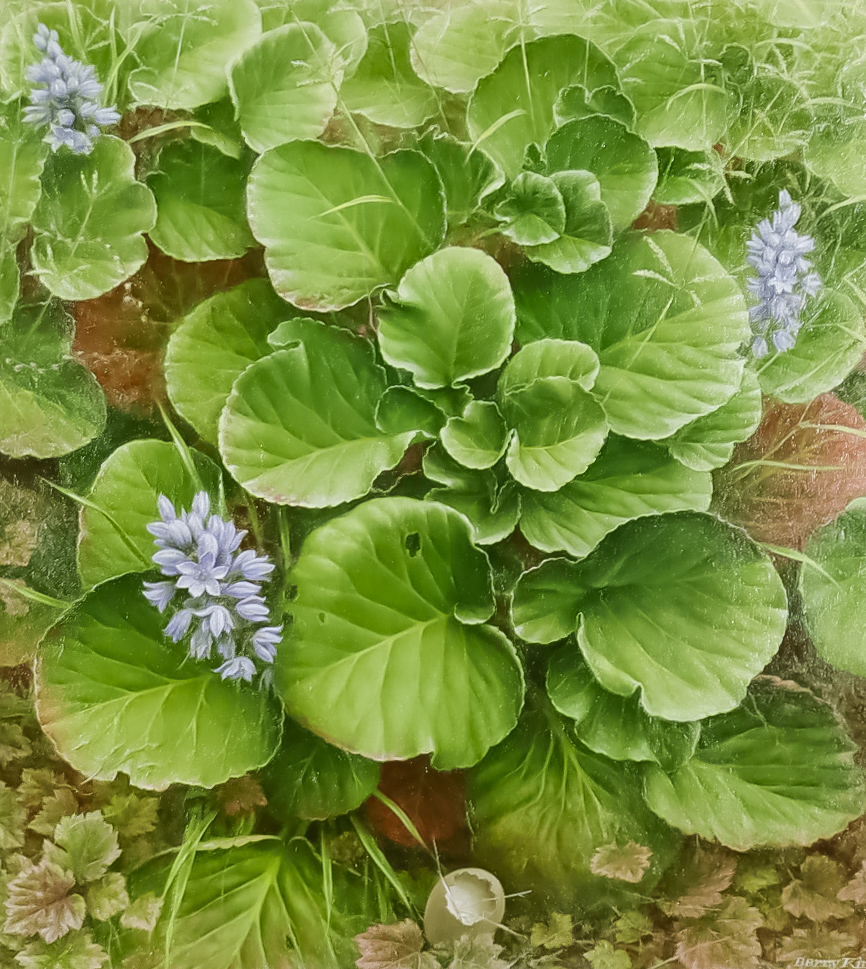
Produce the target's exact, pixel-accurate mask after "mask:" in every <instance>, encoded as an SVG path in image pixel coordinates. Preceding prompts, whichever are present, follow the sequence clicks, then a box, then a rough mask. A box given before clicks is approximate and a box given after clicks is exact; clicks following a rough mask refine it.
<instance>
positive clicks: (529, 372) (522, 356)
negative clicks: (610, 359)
mask: <svg viewBox="0 0 866 969" xmlns="http://www.w3.org/2000/svg"><path fill="white" fill-rule="evenodd" d="M599 366H600V365H599V362H598V356H597V355H596V353H595V350H593V349H592V347H590V346H587V345H586V344H585V343H579V342H578V341H577V340H536V341H535V342H534V343H528V344H527V345H526V346H524V347H521V348H520V350H518V351H517V353H515V354H514V356H513V357H512V358H511V359H510V360H509V361H508V363H507V364H506V366H505V369H504V370H503V371H502V373H501V375H500V377H499V383H498V385H497V391H498V392H499V394H501V395H504V394H514V393H517V391H519V390H523V389H524V388H526V387H529V386H530V385H531V384H534V383H535V382H536V381H538V380H544V379H545V378H547V377H565V378H566V379H568V380H571V381H574V383H576V384H578V385H579V386H580V387H582V388H583V389H584V390H592V386H593V384H594V383H595V380H596V377H598V371H599Z"/></svg>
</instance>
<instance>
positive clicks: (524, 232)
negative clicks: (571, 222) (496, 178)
mask: <svg viewBox="0 0 866 969" xmlns="http://www.w3.org/2000/svg"><path fill="white" fill-rule="evenodd" d="M494 214H495V215H496V217H497V218H498V219H502V220H504V222H505V224H504V225H503V226H502V230H501V231H502V234H503V235H505V236H508V238H509V239H511V240H512V242H516V243H517V244H518V245H520V246H538V245H541V244H542V243H544V242H553V241H554V240H555V239H558V238H559V237H560V236H561V235H562V233H563V232H564V231H565V201H564V199H563V197H562V195H561V193H560V191H559V189H558V188H557V187H556V182H554V181H553V180H552V179H550V178H547V177H546V176H545V175H538V174H536V173H535V172H521V173H520V174H519V175H518V176H517V178H515V179H514V181H513V182H512V183H511V187H510V188H509V190H508V195H507V196H506V197H505V198H504V199H503V200H502V201H501V202H500V203H499V204H498V205H497V206H496V208H495V209H494Z"/></svg>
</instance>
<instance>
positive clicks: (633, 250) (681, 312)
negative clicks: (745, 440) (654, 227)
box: [512, 232, 751, 440]
mask: <svg viewBox="0 0 866 969" xmlns="http://www.w3.org/2000/svg"><path fill="white" fill-rule="evenodd" d="M512 285H513V287H514V295H515V300H516V303H517V314H518V322H517V338H518V340H520V341H521V342H522V343H528V342H530V341H532V340H540V339H544V338H546V337H553V338H558V339H566V340H580V341H582V342H584V343H588V344H589V345H590V346H591V347H592V348H593V349H594V350H595V352H596V353H597V354H598V356H599V359H600V361H601V371H600V373H599V376H598V379H597V380H596V382H595V386H594V388H593V393H594V394H595V395H596V397H597V398H598V399H599V400H600V402H601V403H602V406H603V407H604V410H605V413H606V414H607V419H608V421H609V423H610V426H611V429H612V430H613V431H615V432H616V433H617V434H623V435H624V436H626V437H634V438H639V439H641V440H653V439H658V438H665V437H669V436H670V435H671V434H673V433H674V432H675V431H677V430H679V428H680V427H684V426H685V425H686V424H689V423H691V422H692V421H694V420H696V419H697V418H698V417H702V416H703V415H705V414H709V413H710V412H711V411H714V410H717V409H718V408H719V407H721V406H722V404H724V403H726V402H727V401H728V400H730V398H731V397H732V396H733V395H734V393H735V392H736V391H737V389H738V388H739V386H740V383H741V381H742V373H743V367H744V361H743V358H742V357H741V356H740V354H739V348H740V346H741V345H742V344H743V343H745V342H746V340H748V339H749V335H750V332H751V331H750V328H749V323H748V313H747V311H746V304H745V300H744V299H743V294H742V291H741V289H740V287H739V285H738V284H737V282H736V280H734V279H733V277H732V276H730V275H729V274H728V273H727V272H726V271H725V270H724V269H723V267H722V266H721V264H720V263H718V262H717V261H716V259H714V258H713V257H712V256H711V255H710V254H709V253H708V252H707V251H706V249H704V248H703V247H702V246H700V245H699V244H698V243H696V242H694V241H693V240H692V239H689V238H687V237H685V236H682V235H676V234H675V233H673V232H656V233H653V235H651V236H647V235H640V236H638V235H629V236H626V237H625V238H624V239H623V240H622V241H621V242H620V243H619V244H618V245H617V246H616V247H615V248H614V251H613V254H612V255H611V256H610V257H609V258H608V259H605V260H604V262H601V263H599V264H598V265H596V266H593V267H592V268H591V269H590V270H589V271H588V272H585V273H581V274H580V275H577V276H562V275H558V274H553V273H550V272H546V271H544V270H542V269H540V268H527V269H524V270H522V271H521V272H519V273H516V274H515V275H514V276H513V278H512Z"/></svg>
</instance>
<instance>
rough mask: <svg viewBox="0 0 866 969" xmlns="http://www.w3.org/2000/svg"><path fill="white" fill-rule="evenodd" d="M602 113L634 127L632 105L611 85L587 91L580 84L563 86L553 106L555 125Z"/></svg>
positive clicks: (606, 116) (627, 126) (628, 126)
mask: <svg viewBox="0 0 866 969" xmlns="http://www.w3.org/2000/svg"><path fill="white" fill-rule="evenodd" d="M598 114H600V115H603V116H604V117H605V118H611V119H612V120H613V121H618V122H619V123H620V124H623V125H625V126H626V128H634V125H635V110H634V105H633V104H632V103H631V101H629V99H628V98H627V97H626V96H625V95H624V94H623V93H622V91H620V90H619V89H618V88H616V87H613V86H611V85H607V86H605V87H599V88H596V89H595V90H594V91H589V90H587V88H585V87H584V86H583V85H582V84H573V85H572V86H571V87H567V88H564V89H563V90H562V92H561V93H560V95H559V98H558V99H557V102H556V104H555V105H554V106H553V116H554V118H555V119H556V123H557V125H564V124H565V123H566V122H567V121H580V120H582V119H583V118H591V117H592V116H593V115H598Z"/></svg>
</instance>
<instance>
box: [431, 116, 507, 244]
mask: <svg viewBox="0 0 866 969" xmlns="http://www.w3.org/2000/svg"><path fill="white" fill-rule="evenodd" d="M418 149H419V150H420V151H422V152H423V153H424V155H425V156H426V157H427V158H429V159H430V161H431V162H432V163H433V166H434V168H435V169H436V171H437V173H438V175H439V178H440V179H441V180H442V187H443V188H444V189H445V202H446V206H447V209H448V226H449V228H453V227H454V226H458V225H462V224H463V223H464V222H466V220H467V219H468V218H469V217H470V216H471V215H472V214H473V213H474V212H475V211H476V210H477V209H478V207H479V205H480V203H481V200H482V199H483V198H484V197H485V196H487V195H489V194H490V193H491V192H493V191H495V190H496V189H497V188H500V187H501V186H502V185H503V183H504V182H505V176H504V175H503V174H502V172H500V171H499V169H498V168H497V167H496V165H495V164H494V163H493V160H492V159H491V158H490V157H489V156H488V155H486V154H485V153H484V152H483V151H482V150H481V149H480V148H473V147H472V145H467V144H464V143H463V142H462V141H457V139H456V138H452V137H451V135H447V134H433V133H429V134H427V135H425V136H424V138H422V139H421V141H420V142H419V143H418Z"/></svg>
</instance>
